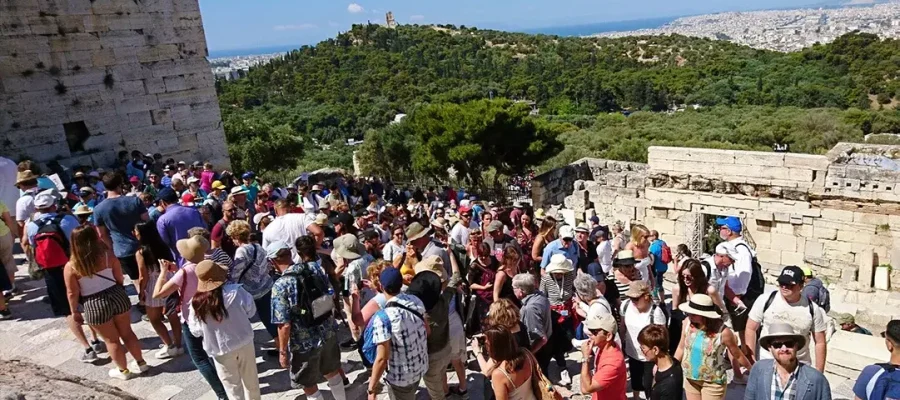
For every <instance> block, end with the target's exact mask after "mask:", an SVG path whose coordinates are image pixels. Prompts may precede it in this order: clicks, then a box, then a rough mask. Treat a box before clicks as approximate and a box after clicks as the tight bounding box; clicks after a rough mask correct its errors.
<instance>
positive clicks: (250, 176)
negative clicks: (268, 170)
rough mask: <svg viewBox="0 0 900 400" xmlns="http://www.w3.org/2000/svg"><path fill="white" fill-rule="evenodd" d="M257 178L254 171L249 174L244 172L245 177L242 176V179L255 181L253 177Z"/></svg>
mask: <svg viewBox="0 0 900 400" xmlns="http://www.w3.org/2000/svg"><path fill="white" fill-rule="evenodd" d="M255 176H256V174H254V173H253V171H249V172H244V175H242V176H241V178H243V179H253V177H255Z"/></svg>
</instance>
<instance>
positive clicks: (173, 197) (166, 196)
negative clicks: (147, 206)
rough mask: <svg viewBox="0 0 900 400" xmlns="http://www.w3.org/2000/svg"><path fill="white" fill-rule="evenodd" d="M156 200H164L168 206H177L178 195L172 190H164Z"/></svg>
mask: <svg viewBox="0 0 900 400" xmlns="http://www.w3.org/2000/svg"><path fill="white" fill-rule="evenodd" d="M156 199H157V200H162V201H164V202H166V203H168V204H175V203H177V202H178V194H177V193H175V191H174V190H172V189H171V188H164V189H163V190H160V191H159V193H158V194H157V195H156Z"/></svg>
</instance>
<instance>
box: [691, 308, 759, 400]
mask: <svg viewBox="0 0 900 400" xmlns="http://www.w3.org/2000/svg"><path fill="white" fill-rule="evenodd" d="M678 308H679V309H680V310H681V311H683V312H684V313H685V314H687V316H688V319H686V320H685V321H684V323H683V327H682V329H683V332H682V340H681V342H680V343H679V344H678V350H676V351H675V358H676V359H678V360H681V367H682V369H683V370H684V393H685V395H686V396H687V399H688V400H710V399H723V398H725V391H726V389H727V386H728V375H726V369H727V368H728V361H726V360H725V351H726V350H727V351H728V355H729V357H731V358H732V359H735V360H737V362H738V364H739V365H741V366H743V367H744V368H747V370H750V368H751V364H750V361H748V360H747V358H746V357H745V356H744V353H743V352H741V349H740V347H738V345H737V338H736V336H735V334H734V332H732V331H731V329H728V328H726V327H725V326H724V324H723V322H722V316H721V312H720V310H719V308H718V306H716V305H715V304H714V303H713V301H712V299H711V298H710V297H709V296H707V295H705V294H695V295H693V296H691V298H690V300H689V301H688V302H687V303H684V304H681V305H680V306H679V307H678Z"/></svg>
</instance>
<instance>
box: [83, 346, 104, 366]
mask: <svg viewBox="0 0 900 400" xmlns="http://www.w3.org/2000/svg"><path fill="white" fill-rule="evenodd" d="M99 359H100V357H97V352H95V351H94V349H92V348H90V347H88V348H86V349H84V352H83V353H81V357H79V360H80V361H81V362H83V363H92V362H94V361H97V360H99Z"/></svg>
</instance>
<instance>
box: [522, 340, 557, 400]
mask: <svg viewBox="0 0 900 400" xmlns="http://www.w3.org/2000/svg"><path fill="white" fill-rule="evenodd" d="M525 353H526V354H527V355H528V358H529V359H530V360H531V387H532V390H534V397H535V398H537V399H538V400H562V398H563V397H562V395H561V394H559V392H557V391H556V389H555V388H554V387H553V382H550V379H547V376H546V375H544V373H543V372H542V371H541V366H540V365H538V362H537V358H535V357H534V354H531V352H530V351H526V352H525Z"/></svg>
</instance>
